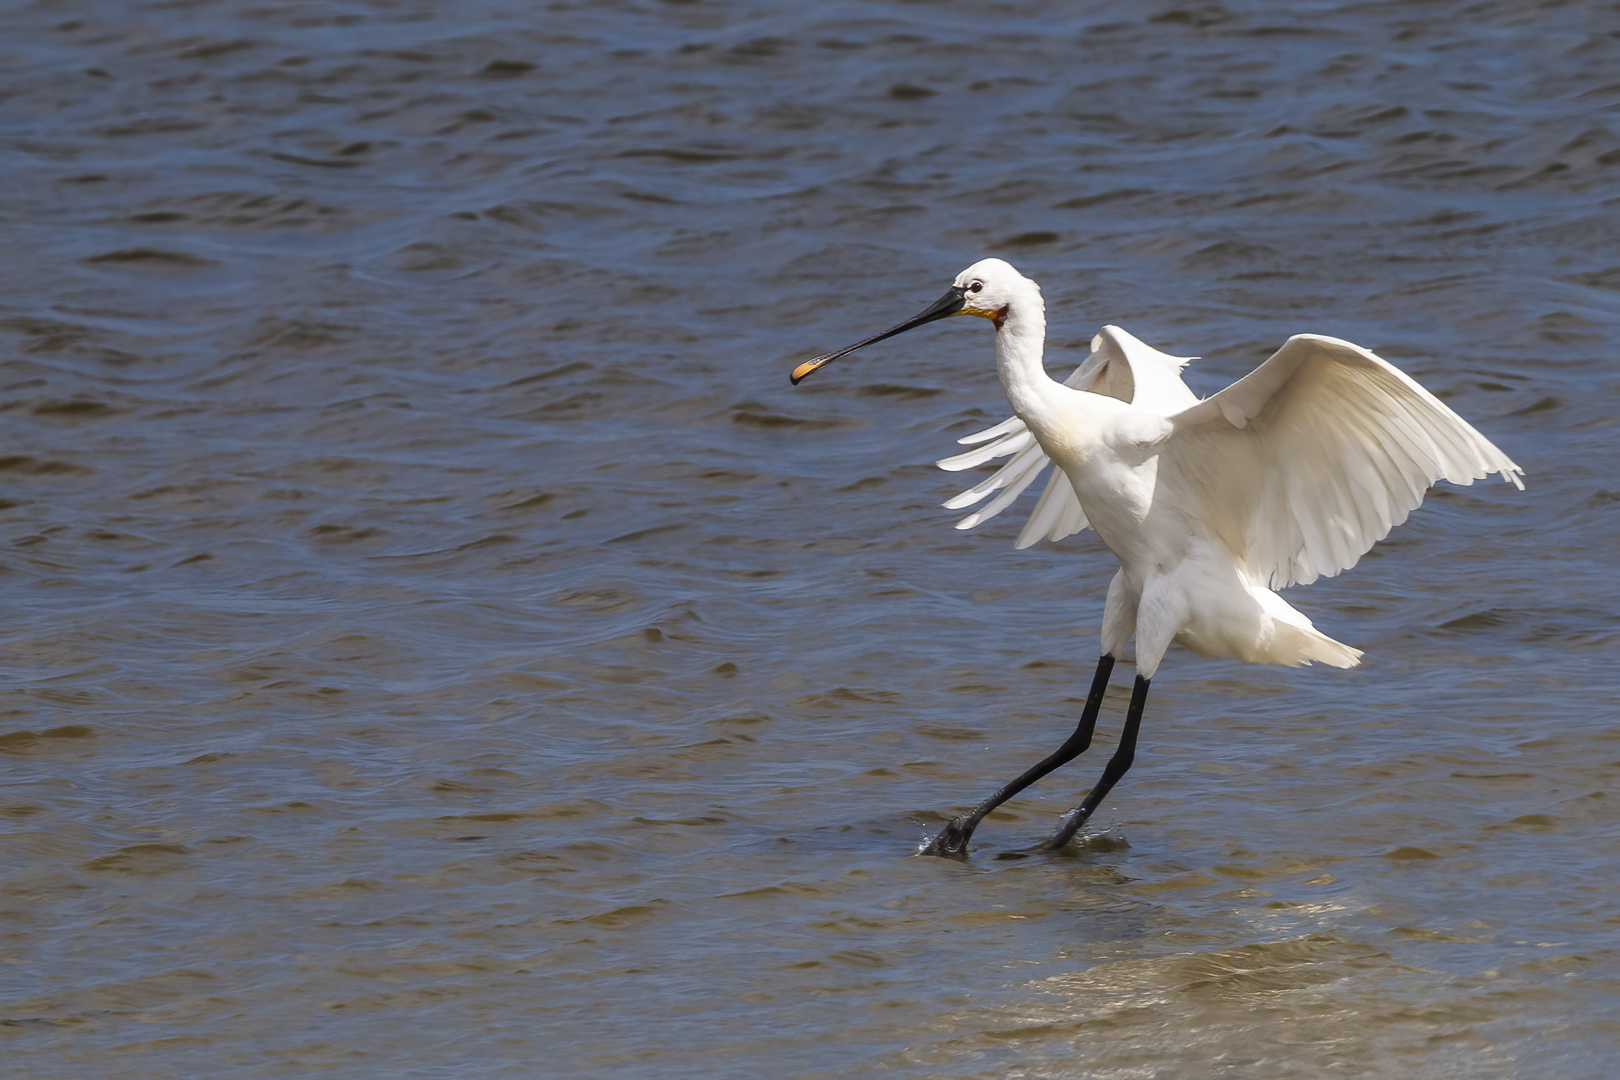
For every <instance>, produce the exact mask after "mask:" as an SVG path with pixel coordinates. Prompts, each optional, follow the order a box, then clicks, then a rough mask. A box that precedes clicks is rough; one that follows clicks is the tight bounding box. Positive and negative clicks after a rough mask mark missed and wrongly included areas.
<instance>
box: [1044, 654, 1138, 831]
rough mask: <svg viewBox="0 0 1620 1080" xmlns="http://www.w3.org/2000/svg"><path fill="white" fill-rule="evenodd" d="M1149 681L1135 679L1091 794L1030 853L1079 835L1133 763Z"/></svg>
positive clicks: (1065, 816) (1064, 817) (1064, 816)
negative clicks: (1113, 746)
mask: <svg viewBox="0 0 1620 1080" xmlns="http://www.w3.org/2000/svg"><path fill="white" fill-rule="evenodd" d="M1150 681H1151V680H1148V679H1144V678H1142V676H1140V675H1138V676H1137V677H1136V685H1135V686H1133V687H1132V688H1131V705H1130V708H1129V709H1128V710H1126V713H1125V726H1124V727H1123V728H1122V729H1120V733H1119V748H1118V749H1116V750H1115V751H1114V756H1113V757H1111V758H1109V759H1108V764H1107V765H1105V766H1103V774H1102V779H1101V780H1098V781H1097V786H1096V787H1094V788H1092V789H1091V794H1090V795H1087V796H1086V801H1085V802H1083V803H1081V804H1080V805H1079V806H1077V807H1075V808H1074V809H1073V810H1070V811H1069V812H1068V813H1067V814H1065V815H1063V825H1062V827H1060V828H1059V829H1058V831H1057V832H1055V833H1053V834H1052V836H1051V838H1050V839H1048V840H1047V841H1046V842H1045V843H1043V844H1039V845H1037V846H1036V847H1035V849H1034V850H1036V851H1057V850H1059V849H1060V848H1062V847H1063V846H1064V845H1065V844H1067V843H1068V842H1069V841H1070V840H1073V839H1074V834H1075V833H1077V832H1079V831H1080V826H1082V825H1084V824H1085V823H1086V819H1087V818H1089V817H1091V814H1092V812H1093V811H1094V810H1096V809H1097V807H1098V806H1100V805H1102V801H1103V799H1105V798H1107V797H1108V793H1109V792H1110V791H1112V790H1113V788H1114V785H1115V784H1117V783H1119V778H1120V777H1122V776H1124V775H1125V772H1126V770H1127V769H1129V768H1130V767H1131V762H1133V761H1135V760H1136V733H1137V730H1138V729H1140V728H1141V726H1142V706H1143V705H1145V704H1147V694H1148V683H1149V682H1150Z"/></svg>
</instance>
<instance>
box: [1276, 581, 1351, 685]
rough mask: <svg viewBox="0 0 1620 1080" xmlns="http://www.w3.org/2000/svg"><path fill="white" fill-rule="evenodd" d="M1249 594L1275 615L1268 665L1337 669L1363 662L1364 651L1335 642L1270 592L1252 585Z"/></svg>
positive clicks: (1298, 611) (1296, 610) (1286, 602)
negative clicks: (1314, 665) (1311, 665)
mask: <svg viewBox="0 0 1620 1080" xmlns="http://www.w3.org/2000/svg"><path fill="white" fill-rule="evenodd" d="M1249 592H1250V593H1251V594H1252V595H1253V596H1254V597H1255V598H1256V599H1258V600H1259V601H1260V606H1261V607H1262V608H1263V609H1264V610H1265V613H1266V614H1267V615H1269V616H1271V640H1270V642H1269V643H1268V647H1267V649H1266V652H1267V653H1268V654H1269V658H1268V659H1267V660H1266V662H1267V663H1271V664H1286V665H1288V666H1289V667H1298V666H1299V665H1301V664H1312V663H1314V664H1327V665H1328V666H1330V667H1336V668H1353V667H1355V666H1356V665H1357V664H1359V663H1361V650H1360V649H1352V648H1351V647H1350V646H1348V645H1346V644H1345V643H1344V642H1342V641H1334V640H1333V639H1332V638H1330V637H1328V636H1327V635H1326V634H1324V633H1322V631H1320V630H1318V629H1317V628H1316V627H1315V626H1312V625H1311V620H1310V619H1307V618H1306V617H1305V614H1304V613H1303V612H1301V611H1300V610H1298V609H1297V608H1295V607H1293V606H1291V605H1290V604H1289V603H1288V601H1286V600H1284V599H1283V598H1282V597H1280V596H1278V595H1277V594H1276V593H1274V592H1272V591H1271V590H1270V589H1266V588H1261V587H1259V586H1251V587H1250V589H1249Z"/></svg>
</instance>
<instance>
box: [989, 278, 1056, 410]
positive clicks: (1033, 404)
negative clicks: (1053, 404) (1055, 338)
mask: <svg viewBox="0 0 1620 1080" xmlns="http://www.w3.org/2000/svg"><path fill="white" fill-rule="evenodd" d="M1045 345H1046V309H1045V305H1043V304H1042V303H1041V298H1040V294H1039V293H1035V294H1034V295H1033V296H1031V297H1028V298H1023V299H1021V300H1020V302H1017V303H1013V304H1010V305H1008V307H1007V309H1006V314H1005V315H1003V316H1002V318H1001V319H1000V321H999V322H998V323H997V326H996V371H997V373H998V374H999V375H1000V376H1001V385H1002V388H1003V389H1004V390H1006V391H1007V400H1008V402H1010V403H1011V404H1012V407H1013V412H1015V413H1017V414H1018V415H1019V417H1021V418H1022V419H1023V420H1024V422H1025V423H1026V424H1027V423H1031V422H1032V418H1034V417H1038V416H1040V415H1041V414H1042V413H1043V411H1044V410H1043V407H1042V402H1043V401H1044V400H1045V398H1046V397H1047V395H1048V391H1049V390H1050V389H1051V387H1053V386H1055V385H1057V384H1056V383H1055V382H1053V380H1052V377H1051V376H1050V375H1048V374H1047V373H1046V368H1045V366H1044V365H1042V363H1041V351H1042V349H1043V348H1044V347H1045Z"/></svg>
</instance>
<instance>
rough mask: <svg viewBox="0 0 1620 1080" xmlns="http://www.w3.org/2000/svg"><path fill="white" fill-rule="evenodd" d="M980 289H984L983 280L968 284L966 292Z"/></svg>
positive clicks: (979, 290) (980, 290)
mask: <svg viewBox="0 0 1620 1080" xmlns="http://www.w3.org/2000/svg"><path fill="white" fill-rule="evenodd" d="M982 291H984V282H982V281H975V282H974V283H973V284H971V285H969V286H968V292H974V293H976V292H982Z"/></svg>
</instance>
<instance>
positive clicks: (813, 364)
mask: <svg viewBox="0 0 1620 1080" xmlns="http://www.w3.org/2000/svg"><path fill="white" fill-rule="evenodd" d="M965 303H967V291H966V290H965V289H963V288H961V287H960V286H958V285H952V286H951V288H950V291H949V292H947V293H946V294H945V295H944V296H942V297H940V298H939V299H938V300H935V301H934V302H933V303H932V304H930V305H928V309H927V310H926V311H924V312H923V313H922V314H920V315H918V316H917V317H916V318H913V319H907V320H906V321H905V322H903V323H901V324H900V325H899V326H894V327H890V328H889V329H887V330H885V331H883V333H881V334H879V335H878V336H877V337H869V338H867V339H866V340H865V341H857V342H856V343H855V344H853V345H851V346H850V347H849V348H847V349H839V350H838V351H837V352H830V353H824V354H823V355H821V356H818V357H816V358H814V359H812V360H806V361H805V362H804V363H802V364H800V365H799V366H798V367H796V368H794V369H793V375H792V376H791V377H792V379H793V385H794V386H797V385H799V380H800V379H802V378H804V377H805V376H806V375H808V374H810V373H811V372H812V371H814V370H816V368H818V367H820V366H821V365H822V364H825V363H827V362H829V361H831V360H836V359H838V358H839V357H840V356H847V355H848V354H850V353H852V352H854V351H855V350H856V349H864V348H866V347H867V346H868V345H871V344H873V343H874V342H879V341H882V340H883V339H884V338H892V337H894V335H896V334H903V333H905V332H906V331H907V330H910V329H912V328H913V327H917V326H921V325H922V324H923V323H931V322H934V321H936V320H938V319H944V318H948V317H950V316H952V315H955V314H956V313H957V312H958V311H961V310H962V305H963V304H965Z"/></svg>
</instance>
